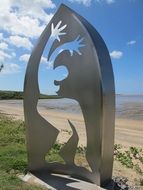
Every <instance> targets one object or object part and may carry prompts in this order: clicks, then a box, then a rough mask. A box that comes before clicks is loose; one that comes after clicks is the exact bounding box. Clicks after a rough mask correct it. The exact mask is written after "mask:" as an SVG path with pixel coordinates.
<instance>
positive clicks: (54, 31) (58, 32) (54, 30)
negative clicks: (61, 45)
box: [51, 20, 67, 42]
mask: <svg viewBox="0 0 143 190" xmlns="http://www.w3.org/2000/svg"><path fill="white" fill-rule="evenodd" d="M61 24H62V21H61V20H60V21H59V22H58V24H57V25H56V26H55V27H54V24H53V23H52V24H51V38H54V40H55V39H57V40H58V41H59V42H60V36H63V35H65V34H66V32H62V31H63V30H64V29H65V28H66V27H67V25H66V24H65V25H63V26H61V27H60V25H61Z"/></svg>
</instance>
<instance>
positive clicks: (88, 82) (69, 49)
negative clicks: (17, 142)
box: [24, 4, 115, 185]
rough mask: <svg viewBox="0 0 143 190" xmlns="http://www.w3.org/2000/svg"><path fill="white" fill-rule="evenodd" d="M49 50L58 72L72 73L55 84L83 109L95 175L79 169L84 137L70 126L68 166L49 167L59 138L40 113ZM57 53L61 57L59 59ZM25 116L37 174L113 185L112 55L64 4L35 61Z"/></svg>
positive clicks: (64, 153) (31, 62)
mask: <svg viewBox="0 0 143 190" xmlns="http://www.w3.org/2000/svg"><path fill="white" fill-rule="evenodd" d="M60 29H61V30H60ZM56 30H57V31H56ZM49 39H50V40H49ZM46 44H48V45H49V47H50V52H49V53H47V55H48V60H50V61H51V59H53V69H55V68H57V67H58V66H61V65H63V66H65V67H66V68H67V69H68V72H69V75H68V77H67V78H65V79H64V80H62V81H55V84H56V85H58V86H59V87H60V89H59V91H58V92H57V94H58V95H60V96H62V97H64V98H71V99H74V100H76V101H78V103H79V104H80V107H81V110H82V113H83V117H84V121H85V126H86V134H87V151H86V159H87V162H88V163H89V166H90V168H91V171H89V170H87V169H86V168H83V167H78V166H76V165H75V163H74V156H75V151H76V148H77V144H78V138H79V137H78V135H77V132H76V126H73V124H72V123H71V122H70V121H69V124H70V126H71V128H72V131H73V134H72V136H71V138H70V139H69V140H68V142H67V143H66V145H65V146H64V147H63V148H62V149H61V151H60V155H61V156H62V157H63V159H64V161H65V164H59V163H46V162H45V155H46V154H47V153H48V151H49V150H50V148H51V147H52V146H53V145H54V143H55V141H56V139H57V136H58V134H59V131H58V130H57V129H56V128H55V126H53V125H52V124H50V123H49V122H48V121H47V120H45V119H44V118H43V117H42V116H41V115H40V114H39V113H38V111H37V103H38V98H39V93H40V92H39V84H38V68H39V64H40V59H41V56H42V53H43V51H44V48H45V46H46ZM61 49H62V50H61ZM55 52H58V56H55V57H54V54H55ZM24 114H25V122H26V129H27V130H26V134H27V149H28V163H29V169H30V170H31V171H34V170H39V171H41V170H42V169H43V170H47V171H49V172H56V173H62V174H70V175H73V176H76V177H78V178H83V179H85V180H88V181H90V182H93V183H96V184H97V185H102V184H103V183H105V182H106V181H108V180H110V179H111V177H112V167H113V150H114V126H115V124H114V123H115V88H114V77H113V70H112V64H111V60H110V56H109V52H108V50H107V47H106V45H105V43H104V41H103V39H102V38H101V36H100V35H99V34H98V32H97V31H96V30H95V28H93V27H92V26H91V25H90V24H89V23H88V22H87V21H86V20H85V19H84V18H83V17H81V16H79V15H78V14H77V13H75V12H74V11H73V10H71V9H69V8H68V7H66V6H65V5H63V4H62V5H61V6H60V8H59V9H58V11H57V13H56V14H55V15H54V17H53V18H52V20H51V21H50V23H49V24H48V26H47V27H46V28H45V30H44V31H43V33H42V35H41V37H40V39H39V41H38V43H37V45H36V46H35V48H34V50H33V52H32V54H31V57H30V59H29V62H28V66H27V71H26V76H25V84H24ZM67 119H68V118H67Z"/></svg>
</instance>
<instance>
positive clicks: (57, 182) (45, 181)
mask: <svg viewBox="0 0 143 190" xmlns="http://www.w3.org/2000/svg"><path fill="white" fill-rule="evenodd" d="M19 177H20V178H21V179H22V180H23V181H25V182H27V183H30V184H33V185H41V186H44V187H47V189H51V190H87V189H88V190H105V189H103V188H101V187H99V186H97V185H95V184H92V183H89V182H85V181H83V180H79V179H75V178H72V177H70V176H68V175H58V174H48V175H46V176H45V174H44V173H43V174H42V173H38V172H35V173H34V174H31V173H28V174H27V175H25V176H22V175H21V176H19Z"/></svg>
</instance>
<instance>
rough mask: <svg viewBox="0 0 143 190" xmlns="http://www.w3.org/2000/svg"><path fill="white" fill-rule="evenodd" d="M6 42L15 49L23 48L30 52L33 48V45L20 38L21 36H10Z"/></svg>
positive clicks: (26, 39)
mask: <svg viewBox="0 0 143 190" xmlns="http://www.w3.org/2000/svg"><path fill="white" fill-rule="evenodd" d="M7 42H9V43H10V44H12V45H14V46H16V47H19V48H20V47H23V48H25V49H28V50H30V49H31V48H32V47H33V44H32V43H31V41H30V40H29V39H28V38H25V37H21V36H10V37H9V38H8V39H7Z"/></svg>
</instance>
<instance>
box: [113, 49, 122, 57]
mask: <svg viewBox="0 0 143 190" xmlns="http://www.w3.org/2000/svg"><path fill="white" fill-rule="evenodd" d="M110 56H111V57H112V58H113V59H120V58H121V57H122V56H123V52H121V51H116V50H114V51H112V52H111V53H110Z"/></svg>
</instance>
